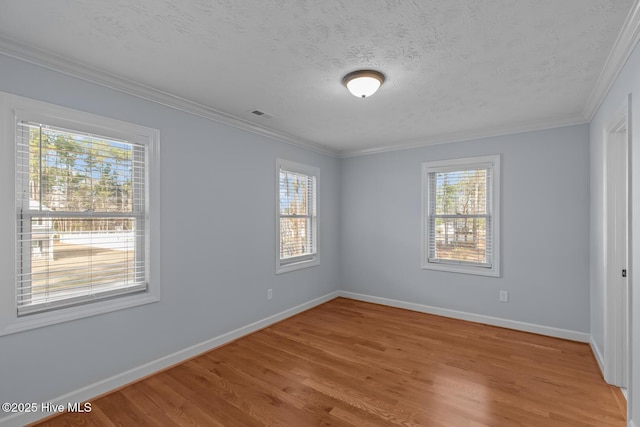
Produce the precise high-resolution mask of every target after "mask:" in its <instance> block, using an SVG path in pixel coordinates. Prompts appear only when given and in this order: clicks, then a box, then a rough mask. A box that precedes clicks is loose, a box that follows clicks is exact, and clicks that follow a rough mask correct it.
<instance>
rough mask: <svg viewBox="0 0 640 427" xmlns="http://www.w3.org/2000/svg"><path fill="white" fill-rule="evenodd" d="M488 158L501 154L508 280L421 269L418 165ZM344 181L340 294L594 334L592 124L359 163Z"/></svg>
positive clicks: (346, 164)
mask: <svg viewBox="0 0 640 427" xmlns="http://www.w3.org/2000/svg"><path fill="white" fill-rule="evenodd" d="M489 154H500V155H501V173H502V211H501V214H502V225H501V226H502V229H501V233H502V276H501V277H500V278H491V277H481V276H473V275H468V274H458V273H448V272H438V271H432V270H422V269H421V267H420V266H421V263H420V259H421V249H420V248H421V235H420V233H421V163H422V162H424V161H431V160H441V159H449V158H457V157H468V156H480V155H489ZM342 182H343V185H342V202H341V204H340V206H341V226H342V233H341V247H342V255H343V263H342V285H343V289H345V290H347V291H352V292H357V293H362V294H367V295H373V296H376V297H384V298H391V299H396V300H400V301H405V302H411V303H417V304H425V305H429V306H436V307H439V308H446V309H453V310H460V311H464V312H469V313H474V314H480V315H488V316H494V317H499V318H504V319H508V320H515V321H521V322H529V323H534V324H538V325H544V326H550V327H555V328H562V329H569V330H572V331H578V332H587V333H588V332H589V276H588V272H589V249H588V248H589V127H588V126H587V125H577V126H569V127H562V128H557V129H549V130H543V131H536V132H527V133H520V134H513V135H508V136H499V137H493V138H485V139H479V140H473V141H465V142H457V143H450V144H442V145H434V146H428V147H423V148H417V149H412V150H403V151H393V152H388V153H383V154H377V155H369V156H361V157H353V158H349V159H345V160H344V161H343V164H342ZM499 290H507V291H509V294H510V302H509V303H501V302H499V301H498V293H499Z"/></svg>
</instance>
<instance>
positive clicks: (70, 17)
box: [0, 0, 634, 153]
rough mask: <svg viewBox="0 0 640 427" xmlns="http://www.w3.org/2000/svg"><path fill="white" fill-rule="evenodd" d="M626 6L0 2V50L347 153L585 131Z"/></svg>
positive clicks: (568, 0) (615, 1)
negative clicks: (42, 55) (538, 131)
mask: <svg viewBox="0 0 640 427" xmlns="http://www.w3.org/2000/svg"><path fill="white" fill-rule="evenodd" d="M633 3H634V2H633V0H422V1H417V0H416V1H413V0H344V1H341V0H331V1H329V0H326V1H319V0H253V1H251V0H217V1H215V0H183V1H175V0H171V1H167V0H119V1H115V0H92V1H83V2H78V1H76V0H58V1H47V0H40V1H36V0H1V2H0V8H1V9H0V37H4V38H5V39H11V40H13V41H15V42H19V43H21V44H24V45H26V46H30V47H33V48H39V49H43V50H45V51H47V52H49V53H50V54H54V55H56V56H58V57H60V58H65V59H69V60H72V61H75V62H78V63H80V64H84V65H87V66H90V67H93V68H97V69H99V70H101V71H103V72H105V73H109V74H112V75H115V76H118V77H121V78H123V79H126V80H129V81H133V82H138V83H141V84H143V85H145V86H147V87H150V88H154V89H157V90H160V91H162V92H165V93H168V94H172V95H176V96H178V97H181V98H184V99H187V100H190V101H193V102H195V103H198V104H201V105H202V106H205V107H208V108H210V109H213V110H216V111H219V112H222V113H225V114H226V115H228V116H232V117H235V118H239V119H241V120H244V121H250V122H253V123H254V124H257V125H258V126H260V127H264V128H268V129H271V130H273V131H275V132H274V133H275V134H281V135H283V136H286V137H287V138H289V139H293V140H300V141H305V142H313V143H315V144H319V145H322V146H324V147H327V148H329V149H331V150H333V151H335V152H341V153H350V152H359V151H362V150H371V149H377V148H381V147H394V146H404V145H410V144H421V143H426V142H434V141H438V140H447V139H451V138H453V137H455V136H456V135H465V134H482V133H483V132H486V133H490V132H492V131H494V130H496V129H528V128H536V127H543V126H546V125H556V124H565V123H577V122H584V121H585V120H586V118H585V117H584V113H583V111H584V108H585V104H586V103H587V100H588V99H589V96H590V95H591V93H592V91H593V89H594V86H595V85H596V83H597V80H598V76H599V75H600V73H601V71H602V69H603V66H604V65H605V62H606V60H607V56H608V55H609V53H610V52H611V49H612V47H613V45H614V42H615V40H616V37H617V36H618V34H619V33H620V30H621V28H622V26H623V23H624V21H625V19H626V17H627V15H628V14H629V11H630V9H631V7H632V5H633ZM359 68H373V69H376V70H379V71H381V72H383V73H384V74H385V75H386V76H387V81H386V83H385V84H384V85H383V86H382V88H381V89H380V91H379V92H378V93H376V94H375V95H374V96H372V97H371V98H367V99H358V98H356V97H354V96H352V95H350V94H349V93H348V92H347V91H346V89H345V88H344V87H343V86H342V85H341V80H342V77H343V76H344V75H345V74H346V73H348V72H350V71H353V70H355V69H359ZM256 109H258V110H261V111H264V112H266V113H267V115H268V116H271V117H270V118H269V117H265V116H262V117H257V116H254V115H253V114H251V111H253V110H256Z"/></svg>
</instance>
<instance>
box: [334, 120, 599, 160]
mask: <svg viewBox="0 0 640 427" xmlns="http://www.w3.org/2000/svg"><path fill="white" fill-rule="evenodd" d="M585 123H589V122H588V121H587V120H586V119H585V118H584V117H582V115H573V116H568V117H565V118H562V119H558V120H544V121H539V122H534V123H521V124H519V125H509V126H495V127H492V128H486V129H478V130H473V131H468V132H456V133H449V134H442V135H435V136H432V137H428V138H421V139H419V140H415V141H407V142H406V143H402V144H397V145H389V146H383V147H377V148H367V149H363V150H345V151H341V152H340V153H339V157H340V158H343V159H344V158H348V157H358V156H365V155H369V154H381V153H387V152H391V151H399V150H410V149H414V148H422V147H427V146H430V145H439V144H449V143H452V142H463V141H471V140H474V139H482V138H491V137H496V136H504V135H513V134H517V133H524V132H533V131H538V130H545V129H554V128H560V127H565V126H573V125H582V124H585Z"/></svg>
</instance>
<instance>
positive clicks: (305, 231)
mask: <svg viewBox="0 0 640 427" xmlns="http://www.w3.org/2000/svg"><path fill="white" fill-rule="evenodd" d="M276 165H277V167H276V170H277V182H278V191H277V202H276V206H277V208H276V210H277V212H276V230H277V232H276V235H277V236H278V239H277V240H278V243H277V253H278V256H277V260H276V273H284V272H286V271H292V270H297V269H300V268H306V267H311V266H314V265H318V264H319V263H320V259H319V257H318V213H317V212H318V179H319V175H320V170H319V169H318V168H316V167H313V166H307V165H303V164H300V163H294V162H290V161H286V160H281V159H278V160H277V162H276Z"/></svg>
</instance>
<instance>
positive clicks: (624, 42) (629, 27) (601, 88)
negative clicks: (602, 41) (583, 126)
mask: <svg viewBox="0 0 640 427" xmlns="http://www.w3.org/2000/svg"><path fill="white" fill-rule="evenodd" d="M639 40H640V0H635V2H634V3H633V7H632V8H631V11H630V12H629V15H628V16H627V19H626V21H625V22H624V25H623V26H622V29H621V30H620V34H618V38H617V39H616V41H615V43H614V44H613V48H612V49H611V52H610V53H609V56H608V57H607V60H606V62H605V64H604V67H602V71H601V72H600V76H598V81H597V82H596V85H595V86H594V88H593V90H592V91H591V95H590V96H589V99H588V100H587V103H586V104H585V107H584V110H583V115H584V117H585V120H586V121H588V122H590V121H591V120H592V119H593V116H594V115H595V114H596V112H597V111H598V108H600V104H602V101H604V98H605V97H606V96H607V94H608V93H609V90H611V87H612V86H613V84H614V83H615V81H616V78H617V77H618V75H619V74H620V71H622V68H623V67H624V65H625V63H626V62H627V60H628V59H629V56H630V55H631V53H632V52H633V49H634V48H635V47H636V45H637V44H638V41H639Z"/></svg>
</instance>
